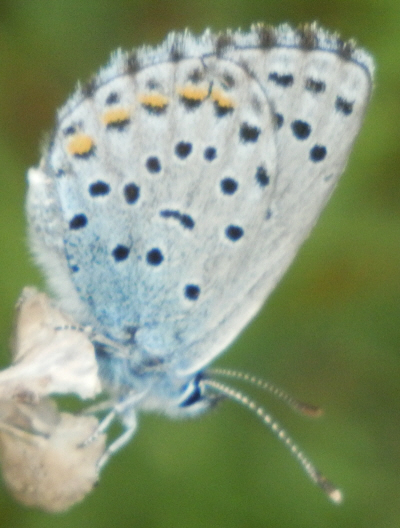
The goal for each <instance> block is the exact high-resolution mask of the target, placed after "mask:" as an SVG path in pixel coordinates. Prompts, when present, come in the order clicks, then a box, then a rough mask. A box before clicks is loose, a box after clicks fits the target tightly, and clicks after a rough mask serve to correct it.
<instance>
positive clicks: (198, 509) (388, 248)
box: [0, 0, 400, 528]
mask: <svg viewBox="0 0 400 528" xmlns="http://www.w3.org/2000/svg"><path fill="white" fill-rule="evenodd" d="M313 20H317V21H319V22H320V23H321V24H323V25H324V26H326V27H327V28H330V29H335V30H338V31H340V32H341V33H342V35H343V36H344V37H346V38H349V37H355V38H357V40H358V41H359V42H360V44H362V45H363V46H364V47H365V48H367V49H368V50H369V51H370V52H371V53H372V54H373V55H374V56H375V58H376V62H377V77H376V88H375V92H374V96H373V100H372V103H371V106H370V109H369V112H368V115H367V118H366V121H365V124H364V127H363V129H362V131H361V134H360V137H359V138H358V141H357V143H356V145H355V148H354V152H353V154H352V156H351V159H350V162H349V165H348V167H347V170H346V173H345V175H344V177H343V179H342V181H341V183H340V185H339V187H338V189H337V191H336V193H335V195H334V197H333V199H332V200H331V202H330V203H329V205H328V207H327V209H326V211H325V212H324V214H323V216H322V218H321V220H320V222H319V224H318V225H317V227H316V229H315V230H314V232H313V235H312V237H311V238H310V239H309V241H308V242H307V243H306V244H305V246H304V247H303V249H302V251H301V252H300V255H299V257H298V258H297V260H296V262H295V263H294V265H293V266H292V268H291V269H290V271H289V273H288V274H287V275H286V277H285V278H284V280H283V281H282V282H281V284H280V285H279V287H278V288H277V289H276V291H275V292H274V294H273V295H272V296H271V298H270V300H269V303H268V305H267V307H266V308H265V309H264V310H263V311H262V313H261V314H260V315H259V316H258V317H257V319H256V320H255V321H254V323H253V324H252V325H250V327H249V328H248V329H247V330H246V331H245V332H244V334H243V335H242V336H241V337H240V339H238V340H237V342H236V343H235V344H234V345H233V346H232V347H231V349H230V350H229V351H228V352H227V353H226V354H225V355H224V356H223V357H221V358H220V359H219V360H218V362H217V364H218V365H221V366H231V367H236V368H241V369H244V370H246V371H251V372H254V373H256V374H259V375H261V376H264V377H266V378H268V379H271V380H273V381H274V382H275V383H277V384H279V385H281V386H284V387H285V388H286V389H288V390H289V391H290V392H291V393H293V394H294V395H296V396H298V397H299V398H302V399H304V400H306V401H310V402H313V403H316V404H318V405H321V406H322V407H323V408H324V409H325V415H324V417H323V418H321V419H320V420H316V421H312V420H309V419H303V418H301V417H298V416H296V415H294V414H293V413H292V412H291V411H289V410H287V409H286V408H285V407H284V406H283V405H282V404H280V403H279V402H276V401H273V400H271V399H269V398H268V397H265V396H264V395H262V394H259V395H258V396H259V399H261V400H262V401H263V402H265V403H266V405H267V407H268V408H269V409H271V411H272V412H273V413H274V414H275V415H276V416H277V417H278V418H279V420H280V422H281V423H283V424H285V426H286V427H287V428H288V429H289V431H290V432H291V433H292V434H293V435H294V437H295V439H296V440H297V441H298V442H299V443H300V445H301V446H302V447H303V448H304V450H305V451H306V452H307V453H308V454H309V455H310V456H311V458H312V459H313V460H314V461H315V463H316V464H317V466H318V467H320V468H321V470H323V472H325V473H326V474H327V475H329V477H330V478H331V479H332V480H333V481H334V482H335V483H337V484H338V485H339V486H340V487H341V488H342V489H343V490H344V493H345V502H344V504H343V505H342V506H340V507H336V506H334V505H332V504H331V503H330V502H329V501H328V500H327V499H326V498H325V496H324V495H323V494H322V493H321V492H320V491H319V490H318V489H316V488H315V487H314V486H313V485H312V484H310V483H309V481H308V480H307V478H306V477H305V476H304V474H303V473H302V471H301V470H300V469H299V467H298V465H297V464H296V463H295V462H294V461H293V459H292V457H291V456H290V455H289V454H288V452H287V451H286V450H285V449H284V448H283V446H282V445H281V444H279V443H278V442H277V441H276V439H275V438H273V437H272V435H271V434H270V433H269V432H267V431H265V429H263V427H262V426H261V425H260V424H259V422H258V421H257V420H256V419H255V418H254V417H253V416H251V415H250V414H249V413H247V412H245V411H243V410H242V409H241V408H239V407H237V406H235V405H234V404H231V403H229V402H227V403H224V404H222V405H221V406H220V407H219V408H218V409H217V410H216V411H215V412H211V413H210V414H209V415H207V416H205V417H203V418H201V419H199V420H194V421H188V422H172V421H169V420H167V419H165V418H163V417H158V416H143V417H142V418H141V421H140V427H139V431H138V433H137V435H136V437H135V438H134V440H133V441H132V442H131V443H130V445H129V446H128V447H126V448H125V449H124V450H123V451H122V452H120V453H119V454H118V455H117V456H116V457H115V458H114V459H113V460H112V462H111V463H110V465H109V466H108V467H107V468H106V470H105V471H104V474H103V475H102V478H101V481H100V484H99V486H98V488H97V489H96V490H95V491H94V492H93V493H92V494H91V495H90V496H89V497H88V498H87V499H86V500H85V501H84V502H83V503H81V504H79V505H78V506H76V507H75V508H73V509H72V510H71V511H70V512H68V513H66V514H62V515H58V516H50V515H47V514H44V513H41V512H37V511H33V510H28V509H26V508H24V507H22V506H20V505H18V504H16V503H15V502H14V501H13V499H12V498H10V496H9V495H8V493H7V491H6V490H5V489H4V487H3V488H2V489H0V526H6V527H8V528H9V527H19V526H24V527H25V528H28V527H29V528H30V527H36V526H37V527H39V526H40V527H41V528H43V527H47V526H49V527H50V526H51V527H57V528H58V527H67V526H68V527H72V526H79V527H86V526H90V527H91V528H100V527H107V528H108V527H109V526H118V527H124V526H138V527H144V528H147V527H172V526H173V527H176V528H180V527H191V528H197V527H209V526H211V527H220V528H225V527H230V528H235V527H239V526H240V527H241V526H245V527H248V528H252V527H261V526H262V527H269V526H271V527H272V526H273V527H276V526H280V527H288V528H291V527H296V528H302V527H312V526H318V527H319V526H323V527H333V526H335V528H341V527H348V526H357V527H373V528H398V527H399V526H400V492H399V487H400V398H399V384H400V357H399V345H400V247H399V245H400V171H399V168H400V148H399V130H400V103H399V98H400V74H399V63H400V60H399V56H400V2H399V0H380V1H378V0H363V1H361V0H348V1H340V0H330V1H329V2H321V1H320V0H269V1H268V2H267V1H261V0H253V1H246V0H230V1H229V2H228V1H224V0H202V1H198V2H184V1H181V0H170V1H164V0H161V1H155V0H137V1H128V0H60V1H57V0H56V1H52V0H25V1H24V0H1V2H0V244H1V247H0V251H1V257H0V271H1V273H0V298H1V303H0V354H1V358H0V360H1V365H3V366H5V365H6V364H7V362H8V357H9V350H8V339H9V335H10V329H11V320H12V315H13V306H14V303H15V301H16V299H17V297H18V295H19V293H20V291H21V289H22V288H23V286H25V285H27V284H35V285H40V286H43V283H42V280H41V277H40V274H39V272H38V271H37V270H36V269H35V267H34V266H33V264H32V262H31V259H30V257H29V254H28V251H27V247H26V246H27V244H26V236H25V218H24V194H25V173H26V170H27V168H28V167H29V166H32V165H34V164H36V163H37V162H38V159H39V145H40V143H41V140H42V138H43V134H44V133H45V132H46V131H48V130H49V129H51V127H52V125H53V122H54V114H55V110H56V108H57V107H59V106H60V105H61V104H62V103H63V102H64V100H65V99H66V97H67V96H68V95H69V94H70V93H71V91H72V90H73V88H74V85H75V82H76V81H77V80H78V79H82V80H85V79H87V78H88V77H89V75H90V74H91V73H93V72H95V71H96V69H97V68H98V67H99V66H101V65H103V64H104V63H105V62H106V61H107V59H108V56H109V53H110V52H111V51H112V50H113V49H114V48H116V47H118V46H121V47H124V48H128V49H129V48H132V47H134V46H138V45H140V44H142V43H148V44H155V43H157V42H159V41H160V40H162V39H163V38H164V36H165V35H166V33H167V32H169V31H170V30H172V29H177V30H181V29H183V28H185V27H187V26H189V27H190V28H191V29H192V30H193V31H195V32H201V31H203V29H204V28H206V27H208V26H210V27H211V28H213V29H215V30H218V29H224V28H226V27H234V28H236V27H238V26H241V27H242V28H247V27H248V26H249V25H250V23H252V22H254V21H265V22H268V23H271V24H278V23H280V22H290V23H292V24H294V25H297V24H298V23H300V22H305V21H313Z"/></svg>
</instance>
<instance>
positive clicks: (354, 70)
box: [28, 28, 371, 374]
mask: <svg viewBox="0 0 400 528" xmlns="http://www.w3.org/2000/svg"><path fill="white" fill-rule="evenodd" d="M272 34H273V35H274V39H275V40H274V42H272V43H271V41H270V39H268V38H266V34H265V33H263V32H262V31H261V30H260V28H254V29H253V30H252V32H250V33H249V34H240V33H236V34H231V35H230V37H229V38H228V39H222V40H221V38H219V39H218V38H217V37H215V36H213V35H212V34H211V33H206V34H205V35H204V36H203V37H202V38H201V39H199V40H198V39H195V38H193V37H191V36H190V35H188V34H185V35H172V36H170V37H169V39H167V41H166V42H165V43H164V45H163V46H162V47H161V48H158V49H156V50H146V49H145V50H142V51H141V52H139V53H138V54H135V55H130V56H127V55H123V54H118V55H116V56H115V57H114V59H113V60H112V61H111V63H110V66H109V67H107V68H106V69H105V70H103V71H102V72H100V74H99V76H98V77H97V78H96V79H95V81H94V83H93V84H92V85H90V86H89V89H86V91H79V92H78V93H77V94H76V95H75V96H74V97H73V98H72V99H71V100H70V101H69V102H68V104H67V105H66V107H65V108H64V109H63V110H62V111H61V113H60V116H59V123H58V126H57V129H56V132H55V136H54V139H53V141H52V143H51V145H50V148H49V150H48V152H47V153H46V155H45V158H44V161H43V162H42V166H41V167H40V168H39V170H38V169H33V170H32V171H31V173H30V191H29V195H28V212H29V216H30V226H31V238H32V241H33V242H32V243H33V247H34V249H35V250H36V253H37V254H38V255H39V256H38V259H39V260H40V261H41V262H42V264H44V266H45V268H47V269H49V268H50V273H49V275H50V277H53V280H52V282H53V285H54V286H55V289H56V291H57V292H58V294H59V296H60V298H61V299H62V300H63V301H64V306H65V307H67V308H68V307H69V309H70V311H73V313H74V314H75V317H77V318H78V319H79V321H80V322H81V323H82V324H92V325H93V326H94V327H95V328H96V330H97V331H99V332H102V333H104V334H106V335H107V336H108V337H111V338H113V339H115V340H117V341H119V342H121V343H125V344H128V345H129V346H130V352H129V353H131V354H132V356H134V355H135V354H136V357H137V361H138V363H140V362H141V361H143V360H144V359H145V357H146V356H147V355H149V356H150V357H157V358H160V357H162V358H163V360H164V362H165V363H166V364H168V365H169V367H167V366H166V367H165V368H170V369H172V370H173V371H174V372H179V373H182V374H183V373H190V372H195V371H197V370H198V369H200V368H202V367H203V366H204V365H206V364H207V363H209V362H210V361H211V360H212V359H213V358H214V357H215V356H217V355H218V354H219V353H221V351H222V350H223V349H224V348H225V347H226V346H227V345H229V343H230V342H231V341H232V340H233V339H234V338H235V336H236V335H237V334H238V333H239V332H240V330H241V329H242V328H243V327H244V326H245V325H246V324H247V323H248V321H249V320H250V319H251V318H252V317H253V316H254V314H255V313H256V312H257V310H258V309H259V308H260V306H261V304H262V303H263V302H264V300H265V298H266V297H267V296H268V294H269V293H270V292H271V290H272V289H273V288H274V286H275V285H276V283H277V282H278V280H279V279H280V277H281V276H282V274H283V273H284V271H285V270H286V268H287V267H288V265H289V264H290V262H291V261H292V260H293V258H294V255H295V254H296V251H297V250H298V248H299V246H300V244H301V242H302V241H303V240H304V238H305V237H306V236H307V235H308V233H309V231H310V229H311V228H312V226H313V225H314V223H315V221H316V219H317V217H318V215H319V213H320V212H321V209H322V208H323V206H324V204H325V202H326V200H327V199H328V197H329V195H330V193H331V192H332V190H333V187H334V185H335V183H336V181H337V179H338V177H339V176H340V174H341V172H342V170H343V168H344V166H345V163H346V161H347V157H348V153H349V150H350V148H351V145H352V143H353V141H354V138H355V136H356V134H357V132H358V130H359V128H360V125H361V122H362V117H363V115H364V111H365V107H366V104H367V101H368V98H369V93H370V90H371V79H370V75H369V73H368V69H367V67H366V66H365V64H363V63H362V61H361V63H360V61H359V62H357V60H356V58H355V55H354V54H353V55H352V54H350V56H349V57H347V58H345V57H344V56H343V54H342V55H340V54H339V52H338V49H337V47H338V45H337V43H336V44H335V43H332V42H331V41H329V40H327V38H328V37H326V36H325V35H324V34H322V33H321V34H320V39H319V40H320V41H321V42H322V44H321V43H319V44H320V45H319V47H318V45H317V46H314V47H313V49H312V50H310V49H304V47H301V46H300V44H299V42H297V41H296V38H297V37H296V33H295V32H293V31H292V30H289V29H287V28H284V29H281V30H278V31H277V32H274V33H272ZM335 46H336V47H335ZM320 48H321V49H320ZM43 202H45V203H46V204H48V206H47V207H46V208H43ZM55 270H57V273H54V271H55ZM61 277H62V278H61Z"/></svg>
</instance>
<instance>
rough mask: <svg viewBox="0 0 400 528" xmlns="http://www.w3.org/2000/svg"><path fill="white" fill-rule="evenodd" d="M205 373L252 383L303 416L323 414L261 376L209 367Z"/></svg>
mask: <svg viewBox="0 0 400 528" xmlns="http://www.w3.org/2000/svg"><path fill="white" fill-rule="evenodd" d="M207 373H210V374H214V375H217V376H225V377H228V378H231V379H237V380H240V381H244V382H246V383H249V384H250V385H253V386H255V387H257V388H259V389H262V390H264V391H266V392H269V393H270V394H272V395H273V396H275V397H276V398H278V400H280V401H282V402H283V403H285V404H286V405H287V406H288V407H290V408H291V409H293V410H295V411H296V412H298V413H300V414H303V415H305V416H310V417H311V418H319V417H320V416H322V414H323V410H322V409H321V407H317V406H316V405H311V404H309V403H305V402H302V401H300V400H297V399H296V398H293V396H291V395H290V394H288V393H287V392H286V391H284V390H283V389H281V388H280V387H277V386H276V385H274V384H273V383H271V382H269V381H266V380H264V379H262V378H259V377H257V376H254V375H253V374H248V373H247V372H241V371H240V370H232V369H223V368H218V369H209V370H207Z"/></svg>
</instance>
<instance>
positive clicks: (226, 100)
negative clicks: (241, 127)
mask: <svg viewBox="0 0 400 528" xmlns="http://www.w3.org/2000/svg"><path fill="white" fill-rule="evenodd" d="M211 98H212V100H213V101H214V102H215V103H217V105H218V106H221V107H222V108H234V106H235V102H234V101H233V99H232V98H231V97H228V96H227V95H226V93H225V92H224V91H223V90H220V89H219V88H214V89H213V91H212V92H211Z"/></svg>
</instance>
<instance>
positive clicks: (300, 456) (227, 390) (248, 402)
mask: <svg viewBox="0 0 400 528" xmlns="http://www.w3.org/2000/svg"><path fill="white" fill-rule="evenodd" d="M201 383H202V384H203V385H205V386H207V387H209V388H211V389H213V390H215V391H217V392H219V393H220V394H223V395H224V396H226V397H227V398H229V399H231V400H233V401H236V402H238V403H240V404H241V405H243V406H244V407H246V408H247V409H249V410H250V411H252V412H253V413H254V414H256V415H257V416H258V417H259V418H260V420H261V421H262V422H263V423H264V425H266V426H267V427H268V428H269V429H270V430H271V431H272V432H273V433H274V434H275V435H276V436H277V437H278V438H279V440H281V442H283V444H284V445H285V446H286V447H287V448H288V449H289V451H290V452H291V453H292V455H293V456H294V457H295V458H296V460H297V461H298V462H299V464H300V465H301V466H302V468H303V469H304V471H305V472H306V473H307V475H308V476H309V477H310V479H311V480H312V481H313V482H314V483H315V484H316V485H317V486H318V487H319V488H321V489H322V491H323V492H324V493H325V494H326V495H327V496H328V498H329V499H330V500H331V501H332V502H334V503H335V504H340V503H341V502H342V499H343V495H342V492H341V491H340V490H339V489H338V488H337V487H336V486H334V485H333V484H332V482H330V481H329V480H328V479H327V478H326V477H325V476H324V475H323V474H322V473H321V472H320V471H318V469H317V468H316V467H315V466H314V464H313V463H312V462H311V461H310V460H309V459H308V458H307V457H306V456H305V455H304V453H303V452H302V451H301V450H300V449H299V447H298V446H297V444H295V442H294V441H293V439H292V438H291V437H290V436H289V435H288V433H287V432H286V431H285V429H283V427H281V425H279V423H278V422H277V421H276V420H275V419H274V418H273V417H272V416H271V415H270V414H269V413H268V412H267V411H266V410H265V409H264V408H263V407H262V406H260V405H259V404H258V403H257V402H256V401H255V400H253V399H252V398H250V397H249V396H247V395H246V394H244V393H242V392H241V391H239V390H237V389H233V388H232V387H230V386H229V385H225V384H224V383H221V382H220V381H218V380H214V379H209V378H204V379H203V380H202V382H201Z"/></svg>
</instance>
